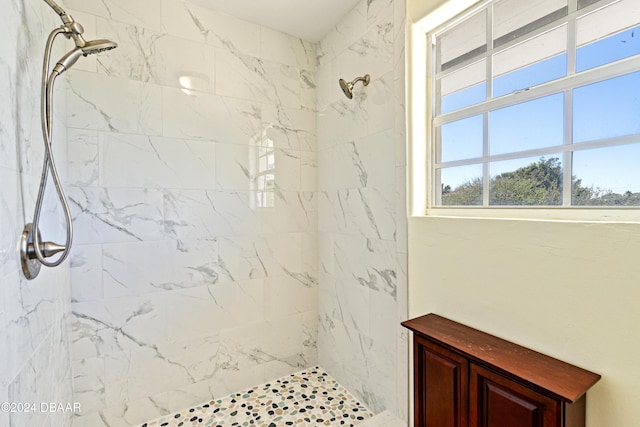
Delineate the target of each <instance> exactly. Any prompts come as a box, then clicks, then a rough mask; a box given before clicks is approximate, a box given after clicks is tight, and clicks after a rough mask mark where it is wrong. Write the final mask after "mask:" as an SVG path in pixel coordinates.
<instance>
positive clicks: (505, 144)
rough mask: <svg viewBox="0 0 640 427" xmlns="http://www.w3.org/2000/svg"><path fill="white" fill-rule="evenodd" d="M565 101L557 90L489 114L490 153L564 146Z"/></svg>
mask: <svg viewBox="0 0 640 427" xmlns="http://www.w3.org/2000/svg"><path fill="white" fill-rule="evenodd" d="M563 102H564V94H561V93H557V94H555V95H550V96H546V97H544V98H539V99H535V100H533V101H528V102H524V103H522V104H517V105H513V106H510V107H506V108H502V109H500V110H496V111H492V112H491V113H489V152H490V154H491V155H496V154H504V153H513V152H518V151H524V150H531V149H535V148H543V147H551V146H554V145H562V143H563V135H564V130H563V127H564V125H563V122H564V119H563Z"/></svg>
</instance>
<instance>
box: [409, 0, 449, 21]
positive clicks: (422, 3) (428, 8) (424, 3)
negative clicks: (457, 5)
mask: <svg viewBox="0 0 640 427" xmlns="http://www.w3.org/2000/svg"><path fill="white" fill-rule="evenodd" d="M446 2H447V0H407V16H408V18H409V19H408V22H416V21H418V20H419V19H422V18H424V17H425V16H427V14H429V13H431V12H433V11H434V10H436V9H437V8H438V7H440V6H441V5H443V4H445V3H446Z"/></svg>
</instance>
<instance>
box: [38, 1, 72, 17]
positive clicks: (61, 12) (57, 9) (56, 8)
mask: <svg viewBox="0 0 640 427" xmlns="http://www.w3.org/2000/svg"><path fill="white" fill-rule="evenodd" d="M44 2H45V3H46V4H48V5H49V6H51V9H53V10H54V11H55V12H56V13H57V14H58V15H60V16H64V15H66V14H67V12H65V11H64V9H63V8H61V7H60V6H58V5H57V4H56V3H55V2H54V1H53V0H44Z"/></svg>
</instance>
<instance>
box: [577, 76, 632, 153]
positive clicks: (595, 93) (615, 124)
mask: <svg viewBox="0 0 640 427" xmlns="http://www.w3.org/2000/svg"><path fill="white" fill-rule="evenodd" d="M639 117H640V72H637V73H632V74H627V75H624V76H620V77H616V78H614V79H609V80H604V81H601V82H598V83H594V84H592V85H588V86H583V87H580V88H577V89H574V91H573V140H574V142H584V141H590V140H596V139H602V138H612V137H616V136H624V135H632V134H636V133H640V120H639V119H638V118H639Z"/></svg>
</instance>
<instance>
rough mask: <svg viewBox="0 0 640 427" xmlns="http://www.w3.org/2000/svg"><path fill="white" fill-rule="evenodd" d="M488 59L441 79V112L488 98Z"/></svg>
mask: <svg viewBox="0 0 640 427" xmlns="http://www.w3.org/2000/svg"><path fill="white" fill-rule="evenodd" d="M486 74H487V61H486V60H484V59H483V60H482V61H479V62H476V63H475V64H472V65H469V66H468V67H464V68H462V69H461V70H458V71H456V72H454V73H451V74H449V75H447V76H445V77H443V78H441V79H440V81H439V84H440V96H441V105H440V110H441V111H440V114H445V113H448V112H451V111H455V110H458V109H460V108H464V107H468V106H470V105H474V104H478V103H480V102H482V101H484V100H486V99H487V84H486Z"/></svg>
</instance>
